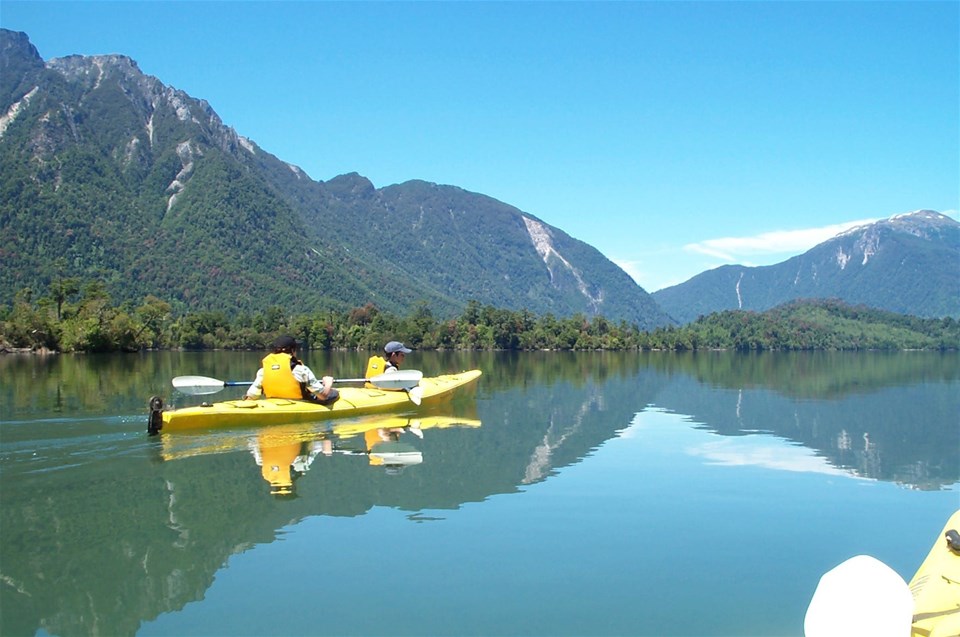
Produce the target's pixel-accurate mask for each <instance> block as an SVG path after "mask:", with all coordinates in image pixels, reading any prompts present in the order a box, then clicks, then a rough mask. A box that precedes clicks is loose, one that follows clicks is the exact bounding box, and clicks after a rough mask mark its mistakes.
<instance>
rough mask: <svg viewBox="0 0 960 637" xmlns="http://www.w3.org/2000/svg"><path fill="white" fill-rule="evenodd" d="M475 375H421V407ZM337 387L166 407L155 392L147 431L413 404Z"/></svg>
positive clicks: (307, 418)
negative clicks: (306, 394) (331, 396)
mask: <svg viewBox="0 0 960 637" xmlns="http://www.w3.org/2000/svg"><path fill="white" fill-rule="evenodd" d="M480 374H481V372H480V370H479V369H474V370H470V371H465V372H460V373H458V374H446V375H443V376H434V377H430V378H423V379H421V381H420V384H419V388H420V389H421V390H422V392H423V393H422V397H421V402H422V404H423V405H425V406H429V405H432V404H436V403H438V402H442V401H443V400H446V399H448V398H450V397H451V395H452V394H453V392H455V391H456V390H457V389H460V388H461V387H464V386H465V385H469V384H470V383H472V382H474V381H476V380H477V379H478V378H479V377H480ZM339 392H340V399H339V400H337V401H336V402H335V403H333V404H332V405H320V404H318V403H313V402H309V401H304V400H289V399H286V398H261V399H259V400H226V401H222V402H216V403H204V404H203V405H200V406H197V407H184V408H181V409H169V410H164V409H163V406H162V401H159V399H158V398H156V397H155V398H153V399H151V401H150V408H151V414H150V419H149V424H148V431H150V432H151V433H157V430H158V429H159V430H161V431H163V432H164V433H167V432H171V431H179V430H188V429H199V428H207V427H235V426H245V425H277V424H287V423H298V422H313V421H317V420H326V419H331V418H346V417H350V416H359V415H363V414H372V413H381V412H389V411H398V410H402V409H415V408H416V407H417V405H415V404H414V403H413V401H412V400H411V399H410V396H409V395H408V394H407V392H405V391H391V390H384V389H378V388H375V387H374V388H371V387H341V388H339ZM158 401H159V402H158Z"/></svg>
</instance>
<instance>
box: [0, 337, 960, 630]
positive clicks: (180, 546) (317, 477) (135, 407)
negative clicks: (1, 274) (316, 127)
mask: <svg viewBox="0 0 960 637" xmlns="http://www.w3.org/2000/svg"><path fill="white" fill-rule="evenodd" d="M220 356H221V358H219V359H218V355H216V354H210V355H209V356H208V355H207V354H204V355H202V356H197V357H195V358H192V357H190V356H188V355H183V358H185V359H186V360H187V361H188V362H186V363H185V362H184V360H181V357H180V355H179V354H176V353H162V354H158V355H157V356H156V357H152V356H145V357H136V356H135V357H130V358H129V359H123V360H120V361H119V362H118V361H117V360H116V357H108V358H104V359H97V358H96V357H86V358H83V357H70V358H68V357H61V358H59V359H51V360H49V361H46V362H38V361H36V360H25V359H20V361H19V362H11V360H12V359H8V360H7V361H4V359H3V357H0V371H6V372H10V374H8V378H9V379H10V382H9V383H8V384H6V385H5V386H4V387H3V388H2V389H0V399H2V401H3V402H4V403H5V404H6V405H16V407H15V413H16V412H22V413H34V414H37V413H39V414H56V413H66V414H76V413H80V414H85V415H87V416H89V414H91V413H93V414H99V413H106V414H118V413H119V414H139V413H141V412H143V411H144V410H143V402H144V400H143V397H145V396H148V395H150V394H152V393H159V391H158V389H157V388H158V387H162V386H163V385H164V383H168V382H169V378H170V377H172V376H174V375H176V374H178V373H181V372H183V371H184V370H185V369H189V371H191V372H196V373H200V374H211V371H210V369H219V370H226V371H224V372H222V373H220V374H217V375H219V376H221V377H233V378H242V377H244V375H243V370H244V369H248V368H250V367H251V362H254V363H255V362H256V360H257V359H256V356H254V355H252V354H251V355H243V356H240V357H239V358H234V357H225V358H224V357H223V356H222V355H220ZM420 356H421V359H422V361H421V362H422V363H423V365H422V366H423V367H425V368H428V369H441V370H443V371H449V370H456V369H466V368H470V367H479V368H480V369H483V370H484V372H485V373H484V376H483V379H482V381H481V382H480V383H479V385H478V388H477V392H476V396H475V397H472V396H471V397H470V398H469V400H468V401H465V402H463V401H461V402H459V403H458V402H456V401H454V403H453V404H452V405H451V406H450V408H451V409H452V410H453V412H452V415H457V416H459V417H461V418H468V419H476V420H477V421H479V422H482V426H474V427H450V428H439V427H438V428H437V429H425V430H424V432H423V433H424V436H423V438H422V439H419V438H413V437H411V436H410V435H409V434H404V436H405V437H404V440H405V441H406V442H408V443H409V444H411V445H413V446H415V447H416V449H417V450H418V451H419V452H420V453H421V454H422V462H419V463H418V464H416V465H415V466H410V467H407V468H405V469H403V470H401V471H395V472H388V471H386V470H385V469H384V468H383V467H381V466H375V465H374V464H372V463H370V462H368V461H367V460H366V459H365V458H363V457H357V455H355V454H349V453H332V454H330V455H323V454H321V455H317V456H316V457H312V458H311V461H312V463H311V464H310V467H309V470H304V471H296V472H293V473H292V474H291V481H292V487H293V489H292V490H291V491H292V494H291V496H290V497H275V496H274V495H271V485H270V484H268V482H267V481H266V479H265V473H264V471H263V470H262V469H263V467H262V466H258V464H257V458H256V457H255V454H253V453H252V452H251V449H250V448H249V446H248V445H247V440H246V439H247V438H250V439H253V440H256V438H257V436H256V432H254V433H253V435H251V436H246V437H245V435H244V436H239V439H240V443H238V434H237V433H236V432H234V433H229V432H228V433H226V434H224V433H215V434H211V437H208V438H204V437H203V436H198V437H196V438H194V439H192V440H189V441H185V442H184V441H179V442H177V443H175V444H173V445H172V446H171V445H165V444H164V439H163V437H162V436H161V437H157V438H147V437H146V436H145V435H144V434H143V433H142V430H143V427H144V425H145V415H144V416H143V418H142V419H141V418H140V416H138V417H137V421H136V423H134V424H130V425H129V430H127V429H124V431H123V433H122V435H119V436H116V435H114V436H112V437H111V436H105V435H104V432H106V431H108V428H106V427H105V426H103V425H99V426H100V429H97V430H95V431H94V432H93V434H95V435H90V434H87V433H86V431H85V430H80V429H77V431H76V433H75V435H74V433H72V430H71V435H70V436H64V437H63V439H61V440H48V439H46V438H44V436H47V435H49V434H46V433H41V432H43V431H49V429H44V428H43V427H42V426H39V425H33V424H21V425H18V426H17V427H16V428H15V429H13V430H12V429H10V428H7V429H5V430H4V432H3V434H2V435H3V442H4V447H5V448H4V454H10V453H13V451H12V450H16V449H19V448H21V447H22V448H24V449H31V450H32V449H40V450H41V451H40V455H39V459H38V460H32V459H31V460H30V461H29V462H26V461H24V462H20V461H17V462H14V463H13V464H12V465H11V464H9V463H8V464H6V465H5V468H4V471H5V473H4V475H3V477H2V479H3V485H4V489H3V506H2V507H0V528H2V529H3V533H2V536H0V549H2V551H0V557H2V562H0V564H2V579H0V608H2V609H3V611H4V612H3V613H0V634H3V635H32V634H35V633H36V632H37V630H38V629H39V628H40V627H43V629H44V630H46V631H47V632H49V633H51V634H57V635H66V636H69V635H89V634H109V635H132V634H135V633H136V631H137V629H138V627H139V626H140V624H141V622H143V621H148V620H151V619H153V618H155V617H157V616H158V615H160V614H162V613H165V612H169V611H172V610H176V609H179V608H182V607H183V606H184V605H185V604H187V603H188V602H190V601H193V600H197V599H202V597H203V595H204V593H205V591H206V590H207V588H208V587H209V586H210V584H211V582H212V581H213V578H214V576H215V574H216V572H217V571H218V570H219V569H220V568H222V567H223V565H224V564H225V562H226V561H227V560H228V559H229V558H230V556H231V555H234V554H237V553H240V552H243V551H245V550H246V549H248V548H250V547H252V546H254V545H257V544H261V543H269V542H272V541H274V540H275V538H276V537H277V535H278V534H279V533H281V532H282V530H283V529H284V528H285V527H287V526H289V525H291V524H296V523H297V522H298V521H299V520H302V519H304V518H307V517H313V516H361V515H364V514H365V513H366V512H367V511H369V510H370V509H371V508H373V507H376V506H384V507H391V508H395V509H399V510H402V511H406V512H409V516H410V518H411V519H422V518H423V517H424V515H425V514H426V516H427V517H437V515H438V514H437V511H442V510H453V509H457V508H458V507H460V506H462V505H463V504H464V503H468V502H481V501H483V500H485V499H487V498H489V497H491V496H492V495H495V494H499V493H510V492H515V491H517V490H519V489H521V488H523V485H525V484H529V483H531V482H536V481H539V480H544V479H547V478H548V477H549V476H550V475H551V474H553V473H554V472H555V471H556V470H557V469H558V468H561V467H564V466H567V465H570V464H573V463H577V462H580V461H581V460H583V459H584V458H585V457H586V456H588V455H589V454H590V453H591V452H592V451H593V450H595V449H596V448H597V447H599V446H600V445H601V444H603V443H604V442H605V441H607V440H609V439H610V438H612V437H614V436H615V435H616V434H617V431H619V430H620V429H622V428H624V427H626V426H628V425H629V423H630V422H631V421H632V419H633V417H634V415H635V414H636V413H637V412H639V411H642V410H644V409H645V408H646V407H647V406H648V405H656V406H658V407H662V408H665V409H668V410H671V411H675V412H677V413H682V414H686V415H689V416H691V417H692V418H693V419H694V420H695V421H696V422H698V423H704V424H703V425H701V426H702V427H704V428H707V429H709V430H711V431H714V432H716V433H718V434H720V435H725V436H739V435H747V434H752V433H756V432H760V435H763V433H770V434H775V435H776V436H778V437H782V438H785V439H788V440H792V441H797V442H799V443H802V444H803V445H805V446H807V447H810V448H812V449H814V450H816V452H817V453H818V454H821V455H823V456H824V457H826V458H827V460H828V461H829V462H830V463H831V464H833V465H835V466H837V467H841V468H844V469H846V470H849V471H851V472H852V473H855V474H857V475H863V476H867V477H871V478H877V479H881V480H890V481H896V482H900V483H903V484H909V485H914V486H917V487H920V488H925V489H927V488H939V487H941V486H943V485H945V484H952V483H955V482H957V481H958V479H960V477H958V458H957V454H958V449H960V432H958V430H957V426H956V416H957V414H958V413H960V392H957V391H956V389H957V384H958V381H960V364H958V363H960V357H958V356H957V355H956V354H935V353H910V352H905V353H897V354H870V353H867V354H836V355H833V354H827V353H817V354H771V353H767V354H760V355H742V354H728V353H698V354H691V355H677V354H669V353H658V352H652V353H643V354H625V353H594V354H567V353H528V354H513V353H511V354H506V353H503V354H498V353H489V352H486V353H463V352H448V353H429V354H428V353H423V354H420ZM208 359H209V362H205V361H208ZM111 360H112V361H113V362H111ZM358 360H359V359H358ZM355 364H357V361H354V360H353V359H349V360H347V361H346V362H343V361H339V362H334V363H331V365H340V368H341V369H344V370H347V369H351V368H352V366H353V365H355ZM204 365H208V367H205V366H204ZM17 368H23V369H21V370H19V371H18V369H17ZM31 377H32V379H33V385H32V386H31V385H30V382H31ZM112 387H117V388H118V389H115V390H109V391H108V389H109V388H112ZM31 389H32V390H33V391H31ZM117 392H122V393H123V395H124V396H125V397H126V398H123V397H118V395H117ZM131 396H132V398H131ZM31 410H34V411H33V412H31ZM433 415H440V416H442V415H447V414H433ZM35 417H36V416H35ZM41 417H45V416H41ZM394 425H395V423H394V424H391V427H392V426H394ZM321 431H322V430H321V429H317V430H315V431H314V430H310V429H307V430H305V431H301V432H299V433H297V434H296V435H297V436H298V437H297V438H296V440H295V442H297V443H303V444H305V445H310V444H311V443H313V442H316V441H317V440H318V439H319V438H321V437H322V436H321V435H320V433H321ZM324 435H326V434H324ZM184 440H186V439H184ZM361 441H362V438H356V439H349V438H345V439H343V440H338V441H337V442H338V445H339V446H338V448H339V449H341V450H354V451H357V452H362V451H363V448H364V447H363V444H362V442H361ZM171 449H173V450H175V451H177V453H172V452H171ZM184 449H185V450H186V451H184ZM297 453H300V452H297ZM165 454H166V455H165ZM165 458H166V459H165ZM260 461H261V465H262V463H263V457H262V456H261V458H260ZM11 609H15V610H11Z"/></svg>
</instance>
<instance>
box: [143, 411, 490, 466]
mask: <svg viewBox="0 0 960 637" xmlns="http://www.w3.org/2000/svg"><path fill="white" fill-rule="evenodd" d="M479 426H480V421H479V420H477V419H476V418H464V417H460V416H441V415H423V416H400V415H381V416H365V417H361V418H357V419H348V420H344V421H340V422H336V423H335V424H333V425H332V426H329V425H323V424H321V423H316V422H311V423H297V424H285V425H271V426H269V427H264V428H262V429H261V428H258V429H256V430H244V429H241V430H230V429H220V430H217V431H203V430H190V431H184V432H181V433H179V434H178V435H167V434H163V435H161V436H160V440H161V441H162V445H161V457H162V459H163V460H165V461H170V460H181V459H183V458H192V457H195V456H205V455H211V454H220V453H230V452H233V451H239V450H242V449H247V448H248V447H249V441H250V437H251V436H252V435H253V436H260V438H261V442H263V445H264V446H266V447H281V446H285V445H299V444H300V443H303V442H312V441H315V440H320V439H325V438H335V439H337V440H340V441H347V440H351V439H357V440H362V439H364V438H365V436H366V435H367V433H368V432H371V431H377V430H382V429H386V430H406V431H410V432H413V433H414V434H416V433H417V432H423V431H426V430H429V429H446V428H449V427H452V428H458V427H470V428H476V427H479ZM252 431H253V433H252ZM358 453H359V452H358Z"/></svg>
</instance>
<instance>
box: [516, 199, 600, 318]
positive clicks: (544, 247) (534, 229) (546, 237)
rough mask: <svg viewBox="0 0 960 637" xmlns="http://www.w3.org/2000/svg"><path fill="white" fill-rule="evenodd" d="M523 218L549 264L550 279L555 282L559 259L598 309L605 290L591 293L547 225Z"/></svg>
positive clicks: (537, 246)
mask: <svg viewBox="0 0 960 637" xmlns="http://www.w3.org/2000/svg"><path fill="white" fill-rule="evenodd" d="M521 219H523V223H524V225H526V227H527V234H528V235H529V236H530V241H532V242H533V247H534V248H535V249H536V251H537V254H539V255H540V258H541V259H543V262H544V264H546V266H547V272H549V273H550V281H551V282H553V281H554V280H555V273H554V266H553V265H552V263H554V262H555V260H556V261H559V262H560V263H561V264H562V265H563V267H564V268H566V270H567V271H568V272H570V274H572V275H573V278H574V279H576V281H577V287H578V289H579V290H580V294H582V295H583V296H584V297H586V298H587V300H588V301H589V302H590V305H591V307H592V308H593V309H594V310H596V309H597V308H598V307H599V306H600V304H601V303H603V291H602V290H601V291H600V293H599V294H598V295H597V296H593V295H592V294H590V288H589V287H588V286H587V283H586V281H584V280H583V277H582V276H580V272H578V271H577V269H576V268H574V267H573V265H571V264H570V262H569V261H567V260H566V259H565V258H564V257H563V255H562V254H560V253H559V252H557V250H556V248H555V247H554V245H553V237H552V236H551V235H550V231H549V230H548V229H547V228H546V226H544V225H543V224H542V223H540V222H538V221H534V220H533V219H530V218H528V217H521Z"/></svg>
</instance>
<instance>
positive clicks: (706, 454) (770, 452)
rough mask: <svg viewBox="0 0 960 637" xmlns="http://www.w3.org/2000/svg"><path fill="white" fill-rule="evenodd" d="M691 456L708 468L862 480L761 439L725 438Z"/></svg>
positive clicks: (809, 455)
mask: <svg viewBox="0 0 960 637" xmlns="http://www.w3.org/2000/svg"><path fill="white" fill-rule="evenodd" d="M687 452H688V453H689V454H690V455H693V456H698V457H701V458H703V459H704V460H706V461H707V462H708V463H709V464H714V465H720V466H727V467H763V468H765V469H774V470H776V471H792V472H797V473H820V474H824V475H832V476H842V477H845V478H855V479H858V480H865V479H866V478H863V477H862V476H858V475H856V474H855V473H853V472H851V471H848V470H845V469H839V468H837V467H835V466H833V465H831V464H830V463H829V462H827V461H826V460H825V459H824V458H822V457H820V456H818V455H816V453H814V452H813V451H811V450H810V449H806V448H804V447H791V446H787V445H786V443H783V442H770V441H766V440H763V439H757V440H751V439H750V437H747V438H725V439H723V440H719V441H710V442H706V443H703V444H701V445H699V446H697V447H692V448H689V449H688V450H687Z"/></svg>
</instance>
